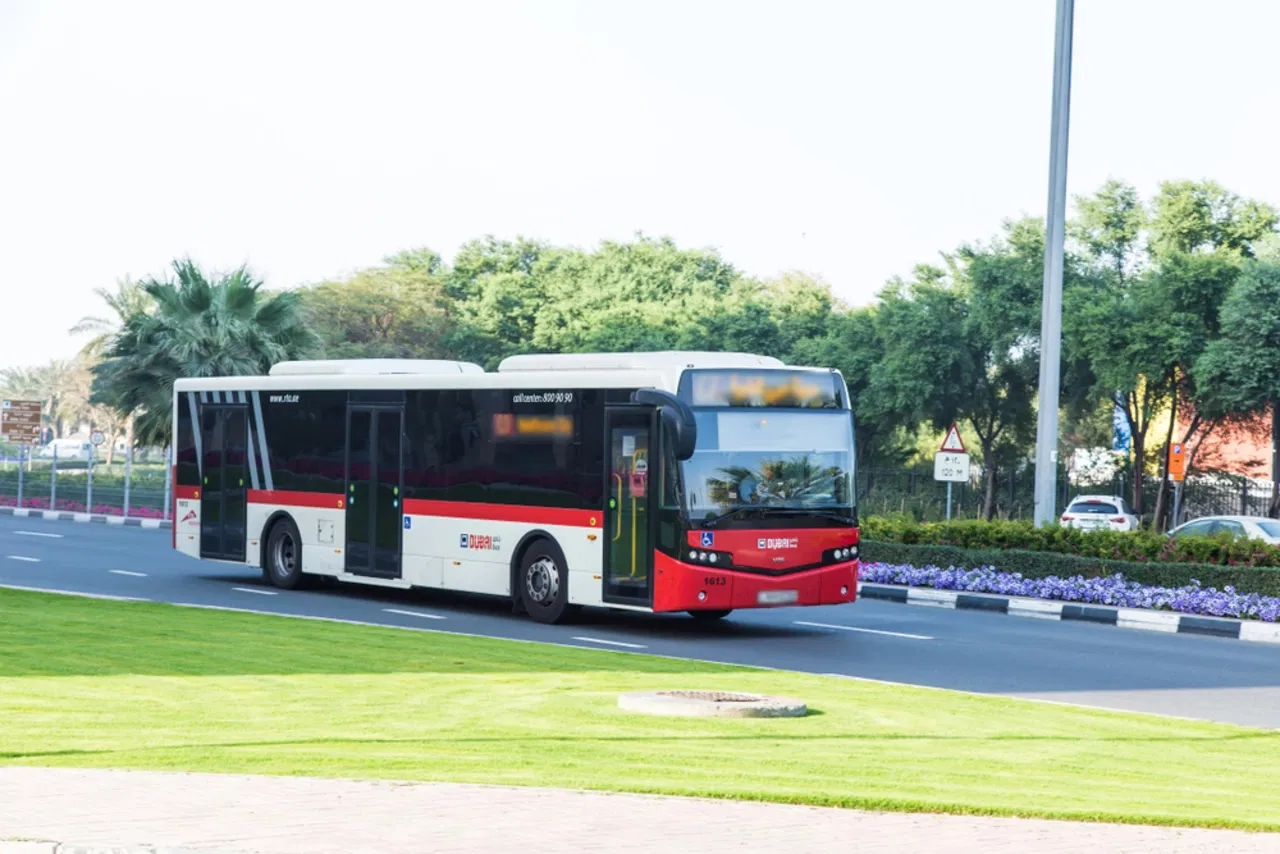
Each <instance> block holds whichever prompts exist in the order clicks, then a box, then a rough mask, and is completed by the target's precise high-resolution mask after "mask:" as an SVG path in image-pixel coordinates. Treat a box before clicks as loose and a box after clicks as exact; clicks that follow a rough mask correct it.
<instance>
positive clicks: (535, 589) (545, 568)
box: [517, 537, 570, 623]
mask: <svg viewBox="0 0 1280 854" xmlns="http://www.w3.org/2000/svg"><path fill="white" fill-rule="evenodd" d="M517 582H518V583H519V585H520V586H519V588H518V592H517V595H518V596H519V599H520V602H521V603H522V604H523V605H524V610H525V611H526V612H527V613H528V614H529V616H530V617H533V619H535V620H537V621H538V622H539V623H560V622H563V621H564V620H565V618H566V617H568V615H569V612H570V609H569V567H568V565H567V564H566V563H565V559H564V553H563V552H561V551H560V549H559V547H558V546H556V544H555V543H554V542H553V541H551V540H549V539H546V538H544V537H539V538H538V539H536V540H534V541H533V542H531V543H529V545H528V546H526V547H525V550H524V554H523V555H522V556H521V558H520V572H519V573H518V574H517Z"/></svg>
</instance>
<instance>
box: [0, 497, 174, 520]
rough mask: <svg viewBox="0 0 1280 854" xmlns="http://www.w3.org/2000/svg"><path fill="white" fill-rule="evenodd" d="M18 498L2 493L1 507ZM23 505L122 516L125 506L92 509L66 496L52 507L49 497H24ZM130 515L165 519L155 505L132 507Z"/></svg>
mask: <svg viewBox="0 0 1280 854" xmlns="http://www.w3.org/2000/svg"><path fill="white" fill-rule="evenodd" d="M17 504H18V499H17V498H16V497H14V496H12V495H0V507H15V506H17ZM22 506H23V507H26V508H29V509H31V510H61V511H63V512H66V513H94V514H96V515H99V516H122V515H124V508H123V507H113V506H111V505H109V504H95V505H93V508H92V509H90V508H89V507H86V506H85V504H84V502H82V501H70V500H68V499H66V498H59V499H58V501H57V506H55V507H50V506H49V499H48V498H38V497H37V498H23V499H22ZM129 516H130V517H133V518H137V519H163V518H164V511H163V510H157V509H155V508H154V507H130V508H129Z"/></svg>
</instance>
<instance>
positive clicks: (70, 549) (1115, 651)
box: [0, 516, 1280, 728]
mask: <svg viewBox="0 0 1280 854" xmlns="http://www.w3.org/2000/svg"><path fill="white" fill-rule="evenodd" d="M169 544H170V534H169V532H168V531H152V530H142V529H138V528H122V527H115V526H106V525H92V524H76V523H69V522H57V521H46V520H42V519H21V518H14V517H8V516H0V584H3V585H9V586H22V587H32V588H41V589H48V590H65V591H75V592H80V593H92V594H100V595H108V596H125V597H133V598H139V599H147V600H151V601H156V602H172V603H182V604H196V605H214V606H221V607H230V608H240V609H246V610H254V611H261V612H264V613H277V614H295V615H307V616H317V617H328V618H336V619H343V620H354V621H358V622H365V623H377V624H383V625H391V626H407V627H413V628H423V629H436V630H444V631H451V632H460V633H466V634H476V635H485V636H490V637H499V638H511V639H517V640H532V641H551V642H556V643H563V644H572V645H575V646H582V647H594V648H598V649H615V650H621V651H628V650H630V651H635V652H646V653H653V654H658V655H671V656H679V657H684V658H695V659H705V660H709V661H719V662H730V663H738V664H750V665H757V666H765V667H776V668H780V669H786V670H798V671H804V672H810V673H822V674H835V675H843V676H858V677H863V678H870V679H881V680H886V681H892V682H903V683H909V684H913V685H928V686H934V687H940V688H954V689H960V690H966V691H975V692H979V693H986V694H1000V695H1006V696H1018V697H1038V698H1043V699H1049V700H1057V701H1062V702H1071V703H1080V704H1084V705H1090V706H1098V707H1103V708H1113V709H1127V710H1132V711H1142V712H1155V713H1159V714H1166V715H1177V716H1183V717H1192V718H1202V719H1206V720H1215V721H1223V722H1228V723H1238V724H1245V725H1250V726H1263V727H1270V728H1280V649H1277V648H1276V647H1275V646H1274V645H1271V644H1260V643H1249V642H1245V641H1238V640H1228V639H1224V638H1213V637H1200V636H1195V635H1168V634H1162V633H1157V632H1145V631H1137V630H1131V629H1120V628H1116V627H1113V626H1101V625H1093V624H1089V623H1076V622H1057V621H1043V620H1033V619H1023V618H1018V617H1009V616H1005V615H1002V614H994V613H983V612H979V611H954V610H946V609H939V608H927V607H914V606H907V605H900V604H896V603H890V602H879V601H872V600H865V601H859V602H856V603H853V604H851V605H839V606H829V607H820V608H782V609H773V610H762V611H738V612H735V613H734V614H733V615H732V616H730V617H729V619H728V620H725V621H722V622H720V623H717V624H713V625H704V624H701V623H697V622H694V621H693V620H691V619H689V618H688V617H687V616H685V615H670V616H667V615H652V614H628V613H617V612H610V611H590V612H586V613H585V614H583V615H582V616H581V617H580V618H579V619H577V620H576V621H574V622H573V623H571V624H568V625H560V626H546V625H541V624H538V623H534V622H533V621H531V620H530V619H529V618H528V617H525V616H518V615H514V614H512V613H511V608H510V605H509V604H507V603H504V602H501V601H497V600H493V599H488V598H484V597H469V596H460V595H457V594H448V593H438V592H434V591H399V590H391V589H386V588H377V587H363V586H355V585H348V584H343V583H334V584H331V585H324V586H321V587H318V588H316V589H308V590H295V591H279V590H275V589H274V588H271V587H269V586H266V585H264V584H263V582H262V578H261V574H260V573H259V572H257V571H256V570H252V569H248V568H242V567H237V566H228V565H222V564H217V563H207V562H201V561H195V560H192V559H191V558H187V557H184V556H182V555H179V554H177V553H175V552H174V551H172V549H171V548H170V545H169Z"/></svg>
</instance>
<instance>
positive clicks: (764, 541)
mask: <svg viewBox="0 0 1280 854" xmlns="http://www.w3.org/2000/svg"><path fill="white" fill-rule="evenodd" d="M756 548H758V549H760V550H761V551H769V550H771V549H798V548H800V538H799V537H778V538H773V537H761V538H760V539H758V540H756Z"/></svg>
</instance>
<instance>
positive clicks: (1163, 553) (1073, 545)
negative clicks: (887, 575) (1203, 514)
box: [860, 516, 1280, 567]
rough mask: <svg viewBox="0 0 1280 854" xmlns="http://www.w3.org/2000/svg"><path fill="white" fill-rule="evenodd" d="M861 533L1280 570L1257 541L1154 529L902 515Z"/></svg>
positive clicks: (906, 540) (1279, 555) (874, 520)
mask: <svg viewBox="0 0 1280 854" xmlns="http://www.w3.org/2000/svg"><path fill="white" fill-rule="evenodd" d="M860 527H861V530H862V535H863V536H864V537H866V538H867V539H868V540H873V541H875V542H879V543H901V544H903V545H931V546H954V547H957V548H961V549H979V550H982V549H985V550H1001V551H1003V550H1006V549H1017V550H1021V551H1029V552H1052V553H1057V554H1062V555H1076V556H1079V557H1087V558H1093V559H1097V560H1104V561H1121V562H1132V563H1144V562H1148V561H1152V562H1158V563H1187V564H1214V565H1219V566H1227V567H1235V566H1258V567H1264V566H1265V567H1280V548H1276V547H1275V546H1272V545H1269V544H1267V543H1263V542H1260V541H1257V540H1244V539H1240V540H1232V539H1230V537H1229V536H1225V535H1224V536H1223V537H1221V538H1209V537H1184V538H1180V539H1173V538H1171V537H1167V536H1165V535H1164V534H1160V533H1156V532H1154V531H1081V530H1077V529H1074V528H1062V527H1058V526H1056V525H1050V526H1047V527H1044V528H1036V527H1035V526H1033V525H1032V524H1031V523H1030V522H983V521H978V520H965V521H954V522H923V523H922V522H916V521H915V520H912V519H905V518H900V517H884V516H871V517H867V518H864V519H863V520H861V524H860Z"/></svg>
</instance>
